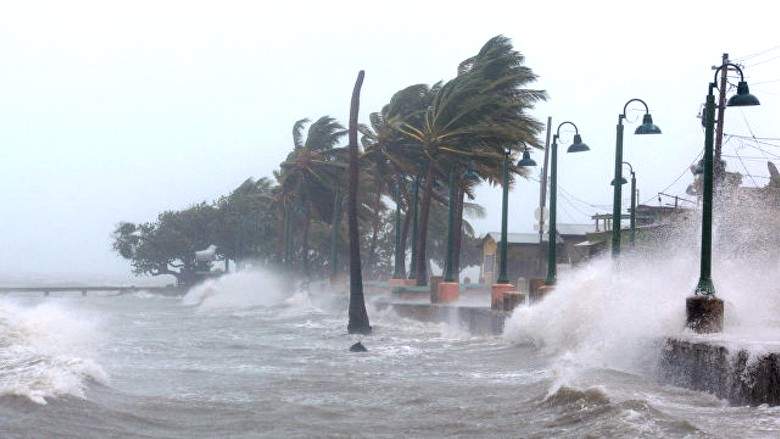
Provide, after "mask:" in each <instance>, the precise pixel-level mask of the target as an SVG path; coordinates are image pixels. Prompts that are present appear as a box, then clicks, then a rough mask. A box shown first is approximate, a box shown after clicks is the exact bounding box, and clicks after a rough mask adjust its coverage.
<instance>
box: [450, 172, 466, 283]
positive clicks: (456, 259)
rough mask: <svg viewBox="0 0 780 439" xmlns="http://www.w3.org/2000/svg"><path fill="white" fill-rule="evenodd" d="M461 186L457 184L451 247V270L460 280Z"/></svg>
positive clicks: (461, 240)
mask: <svg viewBox="0 0 780 439" xmlns="http://www.w3.org/2000/svg"><path fill="white" fill-rule="evenodd" d="M463 195H464V192H463V187H462V186H461V185H458V194H457V196H456V198H455V200H456V201H455V202H456V203H457V204H456V208H457V211H456V212H455V225H454V230H453V232H455V236H454V238H455V242H454V243H453V248H452V263H453V264H454V267H453V268H454V269H453V272H454V273H455V279H456V281H457V282H460V249H461V245H462V244H463Z"/></svg>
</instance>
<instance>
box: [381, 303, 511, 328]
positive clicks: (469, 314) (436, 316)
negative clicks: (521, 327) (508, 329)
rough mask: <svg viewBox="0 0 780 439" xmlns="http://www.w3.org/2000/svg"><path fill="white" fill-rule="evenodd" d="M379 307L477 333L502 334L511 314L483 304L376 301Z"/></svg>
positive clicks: (413, 317) (424, 320)
mask: <svg viewBox="0 0 780 439" xmlns="http://www.w3.org/2000/svg"><path fill="white" fill-rule="evenodd" d="M375 305H376V306H377V308H379V309H387V308H390V309H392V310H393V311H395V313H396V314H398V315H399V316H401V317H404V318H409V319H414V320H418V321H422V322H431V323H448V324H451V325H453V326H456V327H459V328H461V329H463V330H465V331H468V332H470V333H472V334H475V335H500V334H501V333H502V332H504V321H505V320H506V319H507V317H508V316H509V315H510V313H508V312H504V311H494V310H491V309H489V308H487V307H483V306H454V305H444V304H429V303H397V302H381V301H380V302H375Z"/></svg>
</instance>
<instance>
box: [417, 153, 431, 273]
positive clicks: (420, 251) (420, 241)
mask: <svg viewBox="0 0 780 439" xmlns="http://www.w3.org/2000/svg"><path fill="white" fill-rule="evenodd" d="M432 195H433V161H431V162H429V163H428V170H427V171H426V172H425V189H424V190H423V199H422V206H421V207H422V209H421V210H420V225H419V227H420V230H419V236H418V237H417V261H416V264H415V267H416V268H417V286H419V287H424V286H426V285H428V264H427V261H428V259H427V258H426V257H425V247H426V243H427V242H426V241H427V239H428V218H429V217H430V213H431V196H432Z"/></svg>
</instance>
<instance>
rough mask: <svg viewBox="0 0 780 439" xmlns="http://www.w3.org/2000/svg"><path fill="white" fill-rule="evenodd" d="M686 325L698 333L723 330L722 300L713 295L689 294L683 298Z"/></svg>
mask: <svg viewBox="0 0 780 439" xmlns="http://www.w3.org/2000/svg"><path fill="white" fill-rule="evenodd" d="M685 314H686V326H687V327H688V328H691V330H693V331H694V332H696V333H699V334H709V333H713V332H720V331H722V330H723V301H722V300H720V299H718V298H717V297H715V296H704V295H699V296H691V297H688V298H687V299H685Z"/></svg>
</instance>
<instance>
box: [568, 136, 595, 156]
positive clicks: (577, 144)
mask: <svg viewBox="0 0 780 439" xmlns="http://www.w3.org/2000/svg"><path fill="white" fill-rule="evenodd" d="M584 151H590V148H589V147H588V145H586V144H584V143H582V136H580V135H579V134H575V135H574V143H572V144H571V145H570V146H569V148H568V149H567V150H566V152H584Z"/></svg>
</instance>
